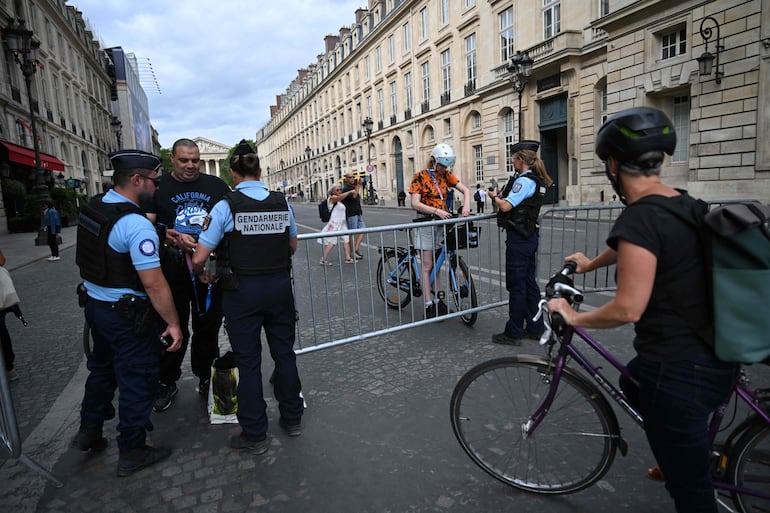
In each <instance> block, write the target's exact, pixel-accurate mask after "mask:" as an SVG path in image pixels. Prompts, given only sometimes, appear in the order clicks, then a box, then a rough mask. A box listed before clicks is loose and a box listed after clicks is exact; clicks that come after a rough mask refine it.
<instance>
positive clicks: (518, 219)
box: [497, 172, 545, 237]
mask: <svg viewBox="0 0 770 513" xmlns="http://www.w3.org/2000/svg"><path fill="white" fill-rule="evenodd" d="M519 178H529V179H530V180H532V181H534V182H535V184H536V186H537V189H536V191H535V194H533V195H532V196H530V197H529V198H527V199H525V200H524V201H522V202H521V203H519V204H518V205H517V206H515V207H513V209H511V210H509V211H508V212H503V211H502V210H498V211H497V226H499V227H500V228H504V229H506V230H513V231H515V232H516V233H518V234H519V235H521V236H522V237H529V236H531V235H532V234H533V233H535V232H536V231H537V228H538V226H537V218H538V216H539V215H540V207H541V206H542V204H543V196H545V184H544V183H543V180H542V179H541V178H540V177H539V176H537V175H536V174H535V173H534V172H529V173H526V174H524V175H521V176H519ZM515 181H516V179H515V178H511V179H509V180H508V183H506V184H505V187H503V191H502V192H501V193H500V197H501V198H505V197H507V196H508V193H510V192H511V189H512V188H513V183H514V182H515Z"/></svg>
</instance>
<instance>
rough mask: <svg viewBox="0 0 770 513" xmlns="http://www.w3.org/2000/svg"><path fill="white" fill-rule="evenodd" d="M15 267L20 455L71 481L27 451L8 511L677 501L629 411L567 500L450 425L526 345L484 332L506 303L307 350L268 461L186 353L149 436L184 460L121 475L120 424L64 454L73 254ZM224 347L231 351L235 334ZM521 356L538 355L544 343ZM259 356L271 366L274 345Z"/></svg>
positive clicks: (76, 380)
mask: <svg viewBox="0 0 770 513" xmlns="http://www.w3.org/2000/svg"><path fill="white" fill-rule="evenodd" d="M65 238H66V237H65ZM73 238H74V233H73ZM2 244H3V240H2V237H0V247H3V246H2ZM3 250H4V251H5V247H3ZM6 254H8V253H7V252H6ZM44 256H47V250H46V253H45V255H44ZM12 276H13V278H14V281H15V282H16V285H17V287H18V288H19V291H20V294H21V295H22V300H23V306H24V311H25V314H26V316H27V319H28V320H29V321H30V327H28V328H26V329H23V328H21V327H20V326H16V325H15V323H14V321H13V320H12V319H10V318H9V323H8V324H9V327H10V328H11V331H12V337H13V340H14V347H15V349H16V352H17V355H18V356H17V369H18V371H19V374H20V378H21V379H20V380H19V381H18V382H16V383H14V384H13V385H12V387H11V388H12V392H13V398H14V402H15V406H16V409H17V414H18V419H19V427H20V430H21V434H22V439H23V440H24V443H23V448H24V453H25V454H26V455H28V456H29V457H31V458H32V459H34V460H35V461H37V462H38V463H40V464H42V465H43V466H44V467H45V468H47V469H49V470H50V471H51V472H52V473H53V474H54V475H55V476H56V477H57V478H58V479H59V480H60V481H61V482H62V483H63V487H61V488H56V487H54V486H53V485H52V484H51V483H49V482H47V481H45V480H44V479H43V478H41V477H39V476H38V475H36V474H34V473H33V472H32V471H31V470H30V469H29V468H27V467H26V466H25V465H23V464H21V463H20V462H18V461H16V460H8V461H5V462H4V463H3V461H2V460H0V483H2V484H1V485H0V487H1V488H0V511H2V512H6V511H7V512H9V513H10V512H14V513H32V512H40V513H64V512H66V513H72V512H110V511H120V512H142V513H144V512H148V513H149V512H152V513H163V512H193V513H205V512H245V511H259V512H263V511H264V512H295V511H313V512H330V513H331V512H335V513H337V512H342V513H344V512H357V513H359V512H360V513H364V512H447V513H452V512H463V513H465V512H482V511H514V510H515V511H524V512H530V511H532V512H535V511H537V512H543V511H548V512H555V513H560V512H596V511H613V512H614V511H628V512H645V513H648V512H663V511H671V510H672V506H671V504H670V502H669V500H668V498H667V497H666V493H665V490H664V489H663V487H662V486H660V485H657V484H655V483H652V482H651V481H649V480H647V479H645V478H644V474H645V470H646V468H647V466H649V465H650V464H651V456H650V455H649V450H648V449H647V445H646V442H645V441H644V438H643V436H642V434H641V433H640V432H639V430H638V429H637V428H636V427H634V426H629V425H628V423H627V422H623V419H621V424H622V426H623V427H624V430H625V435H626V436H627V439H628V441H629V444H630V447H631V449H630V453H629V456H627V457H621V456H618V458H617V460H616V462H615V464H614V465H613V468H612V469H611V470H610V472H609V473H608V475H607V476H605V478H604V479H603V480H602V481H601V482H600V483H598V484H597V485H596V486H594V487H592V488H591V489H589V490H586V491H584V492H581V493H578V494H574V495H570V496H564V497H544V496H537V495H530V494H525V493H522V492H518V491H516V490H513V489H512V488H509V487H507V486H505V485H503V484H501V483H498V482H497V481H495V480H494V479H492V478H491V477H489V476H487V475H486V474H485V473H483V472H482V471H481V470H480V469H478V468H477V467H476V466H475V465H474V464H473V463H472V462H471V461H470V459H469V458H468V457H467V456H466V455H465V454H464V453H463V451H462V450H461V448H460V446H459V444H458V443H457V441H456V440H455V438H454V435H453V434H452V430H451V426H450V421H449V398H450V396H451V392H452V389H453V388H454V385H455V384H456V382H457V381H458V379H459V378H460V376H461V375H462V374H463V373H464V372H465V371H467V370H468V369H469V368H470V367H472V366H473V365H474V364H476V363H478V362H481V361H483V360H486V359H489V358H492V357H496V356H502V355H506V354H511V353H513V352H514V351H516V350H517V348H509V347H501V346H496V345H493V344H491V343H490V342H489V340H490V335H491V334H492V333H493V332H495V331H498V328H499V327H500V326H501V325H502V315H503V313H504V312H503V311H502V309H498V310H493V311H490V312H484V313H483V315H482V316H481V317H480V319H479V322H478V323H477V325H476V326H475V327H474V328H473V329H469V328H465V327H464V326H461V325H460V324H459V323H455V322H445V323H440V324H436V325H429V326H424V327H421V328H416V329H412V330H409V331H406V332H400V333H397V334H393V335H388V336H382V337H378V338H376V339H372V340H367V341H364V342H361V343H356V344H348V345H345V346H340V347H336V348H333V349H329V350H325V351H318V352H314V353H308V354H304V355H301V356H300V357H299V366H300V374H301V377H302V380H303V390H304V395H305V397H306V399H307V402H308V409H307V410H306V414H305V417H304V418H303V433H302V436H300V437H299V438H289V437H288V436H286V435H285V434H284V433H283V432H282V431H281V430H280V429H279V428H278V426H277V416H278V413H277V407H276V403H275V402H274V401H273V400H272V399H271V400H269V401H268V415H269V418H270V422H271V424H270V437H271V439H270V450H269V451H268V452H267V453H266V454H265V455H263V456H252V455H247V454H242V453H237V452H234V451H232V450H230V449H228V448H227V447H226V443H227V439H228V438H229V436H230V435H232V434H236V433H238V432H239V429H238V427H237V425H216V426H213V425H211V424H209V422H208V419H207V417H206V414H205V405H204V402H203V400H202V399H201V398H200V396H198V394H197V393H196V392H195V390H194V388H195V385H196V381H195V380H193V379H192V377H191V374H190V371H189V363H188V361H186V362H185V366H184V370H183V373H184V377H183V379H182V381H181V382H180V383H179V386H180V392H179V394H178V395H177V396H176V398H175V400H174V404H173V406H172V407H171V408H170V409H169V410H167V411H166V412H163V413H160V414H154V416H153V422H154V424H155V430H154V431H153V432H152V433H151V435H150V439H151V441H152V442H153V443H160V444H168V445H170V446H172V447H173V449H174V452H173V454H172V455H171V457H170V458H169V459H168V460H166V461H164V462H162V463H160V464H157V465H155V466H153V467H150V468H148V469H145V470H142V471H140V472H138V473H137V474H135V475H134V476H131V477H128V478H122V479H118V478H117V477H116V476H115V467H116V464H117V458H118V453H117V448H116V446H115V442H114V439H115V434H116V432H115V422H114V421H113V422H112V423H110V424H108V425H107V426H106V427H105V433H106V436H107V437H108V438H109V439H110V446H109V447H108V448H107V450H106V451H104V452H103V453H99V454H84V453H80V452H76V451H74V450H70V449H68V444H69V441H70V440H71V438H72V436H74V433H75V431H76V429H77V425H78V411H79V401H80V399H81V397H82V387H83V383H84V381H85V376H86V372H87V371H86V369H85V363H84V358H83V355H82V340H81V336H82V333H81V329H82V312H81V310H80V309H79V308H77V305H76V301H75V296H74V289H75V285H76V283H77V282H78V281H79V278H78V275H77V268H76V266H75V264H74V251H72V250H71V249H65V250H64V251H63V252H62V260H61V261H59V262H55V263H49V262H46V261H44V260H43V261H36V262H34V263H32V264H31V265H27V266H22V267H20V268H18V269H16V270H15V271H14V272H13V273H12ZM628 336H629V332H628V331H627V330H626V331H616V332H615V335H614V337H615V338H617V339H618V340H623V341H625V342H624V343H626V344H627V343H628V342H627V341H628V340H629V338H628ZM221 344H222V347H223V348H225V347H226V346H227V341H226V339H225V337H224V336H223V337H222V341H221ZM521 350H522V351H525V352H530V353H532V352H534V353H536V354H537V353H539V352H540V351H541V350H540V349H539V348H538V347H536V346H535V345H534V343H532V344H531V345H527V346H525V347H524V348H521ZM264 361H265V363H264V365H263V369H264V370H265V372H264V373H265V374H269V370H270V368H271V365H270V358H269V356H268V355H267V353H266V352H265V355H264ZM266 390H269V388H268V389H266ZM576 450H579V448H576Z"/></svg>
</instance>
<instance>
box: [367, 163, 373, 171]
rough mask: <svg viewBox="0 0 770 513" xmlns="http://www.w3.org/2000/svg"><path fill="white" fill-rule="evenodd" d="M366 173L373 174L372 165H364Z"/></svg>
mask: <svg viewBox="0 0 770 513" xmlns="http://www.w3.org/2000/svg"><path fill="white" fill-rule="evenodd" d="M366 172H367V173H374V166H373V165H372V164H367V165H366Z"/></svg>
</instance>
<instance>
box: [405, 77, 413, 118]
mask: <svg viewBox="0 0 770 513" xmlns="http://www.w3.org/2000/svg"><path fill="white" fill-rule="evenodd" d="M404 91H405V92H406V108H407V110H410V111H411V110H412V74H411V73H406V74H404Z"/></svg>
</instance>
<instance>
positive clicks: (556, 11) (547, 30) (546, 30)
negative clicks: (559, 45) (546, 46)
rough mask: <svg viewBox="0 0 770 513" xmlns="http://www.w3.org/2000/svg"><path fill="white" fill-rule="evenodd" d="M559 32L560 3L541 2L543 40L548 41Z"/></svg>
mask: <svg viewBox="0 0 770 513" xmlns="http://www.w3.org/2000/svg"><path fill="white" fill-rule="evenodd" d="M559 32H561V1H560V0H543V38H544V39H550V38H552V37H554V36H555V35H556V34H558V33H559Z"/></svg>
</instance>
